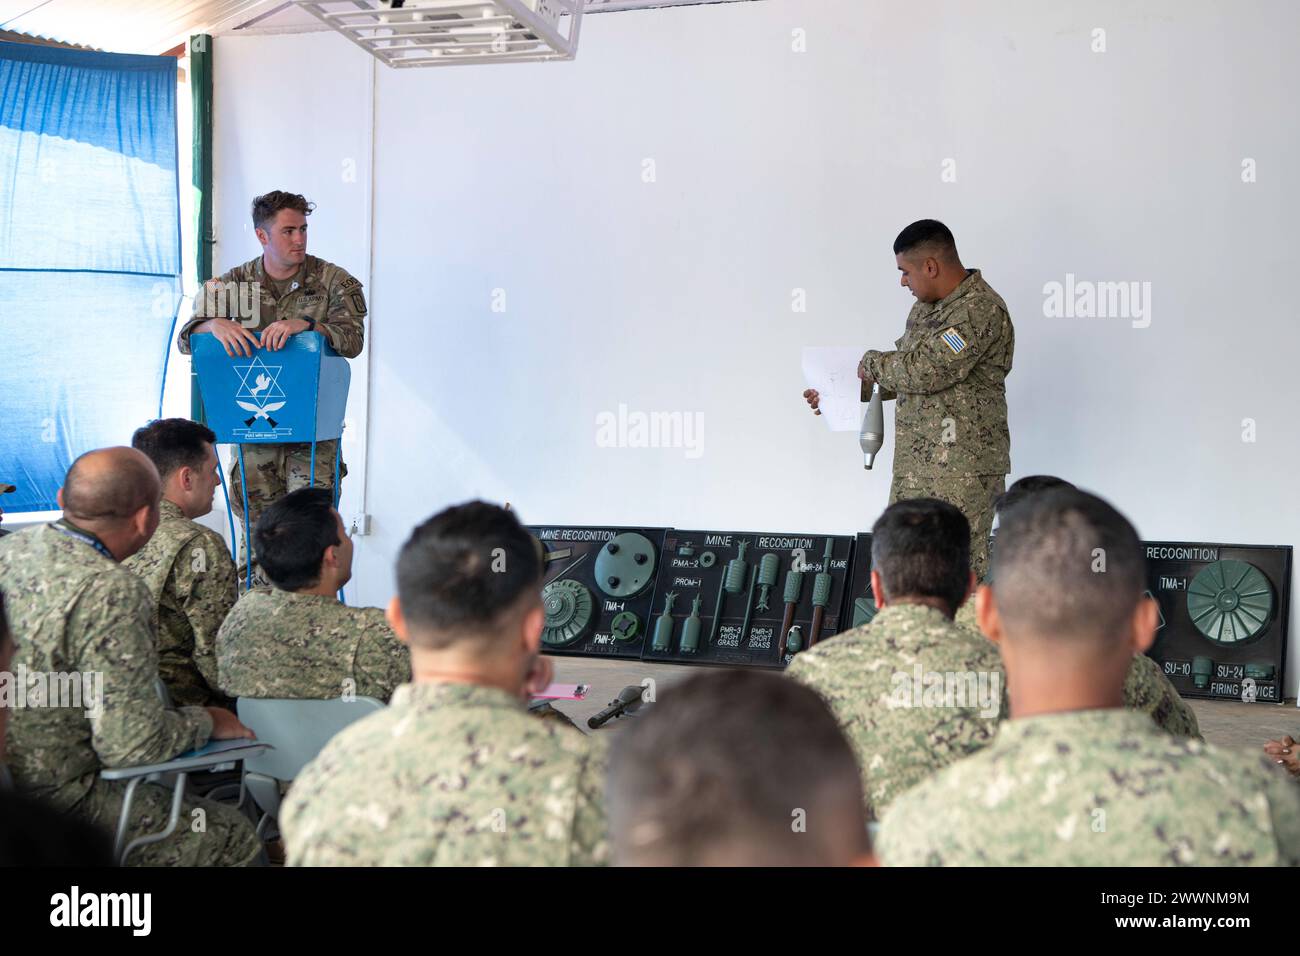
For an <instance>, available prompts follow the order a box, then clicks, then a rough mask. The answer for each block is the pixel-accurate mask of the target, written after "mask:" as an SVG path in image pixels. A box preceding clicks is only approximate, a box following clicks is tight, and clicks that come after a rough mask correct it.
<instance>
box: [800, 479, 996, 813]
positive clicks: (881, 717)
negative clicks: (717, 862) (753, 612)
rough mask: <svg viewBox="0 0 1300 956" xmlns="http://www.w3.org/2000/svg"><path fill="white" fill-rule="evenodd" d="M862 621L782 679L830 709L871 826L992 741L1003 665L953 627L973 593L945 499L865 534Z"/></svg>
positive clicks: (912, 504)
mask: <svg viewBox="0 0 1300 956" xmlns="http://www.w3.org/2000/svg"><path fill="white" fill-rule="evenodd" d="M871 534H872V537H871V568H872V570H871V591H872V593H873V594H874V595H875V598H876V606H877V607H879V608H880V612H879V613H878V614H877V615H876V616H875V618H874V619H872V620H871V622H870V623H867V624H864V625H862V626H861V627H858V628H854V629H853V630H851V631H847V632H845V633H843V634H839V635H837V636H835V637H832V638H830V639H829V640H825V641H822V642H821V643H820V644H818V645H817V646H815V647H813V648H811V649H810V650H807V651H804V652H803V653H802V654H798V655H796V656H795V658H794V660H793V661H791V662H790V666H789V667H787V668H786V671H785V672H786V674H787V675H788V676H789V677H793V678H794V679H795V680H797V681H799V682H800V683H803V684H806V685H808V686H809V687H811V688H812V689H813V690H815V691H817V692H818V693H819V694H821V696H822V697H823V698H824V699H825V700H826V702H827V703H828V704H829V705H830V707H831V710H832V711H834V713H835V716H836V718H837V719H838V720H839V722H840V726H841V727H842V728H843V730H844V733H845V735H846V736H847V737H848V738H849V741H850V743H852V745H853V750H854V752H855V753H856V754H857V758H858V763H859V764H860V765H861V767H862V774H863V779H862V789H863V792H864V793H865V794H866V798H867V814H868V819H871V820H876V819H879V818H880V817H881V816H883V815H884V812H885V810H886V809H887V808H888V807H889V804H890V802H891V801H892V800H893V799H894V798H895V797H897V796H898V795H899V794H900V793H902V792H903V791H905V790H907V789H908V788H909V787H914V786H916V784H918V783H920V782H921V781H922V780H924V779H925V778H926V777H928V776H930V775H931V774H933V773H935V772H936V771H937V770H939V768H941V767H946V766H947V765H948V764H950V763H953V762H954V761H956V760H960V759H961V758H962V757H965V756H966V755H967V754H970V753H974V752H975V751H976V750H979V749H980V748H981V747H984V746H986V745H987V744H988V742H989V741H990V740H992V739H993V733H994V731H995V730H996V729H997V723H998V719H999V716H1000V715H1001V713H1002V710H1003V696H1004V686H1003V677H1002V665H1001V662H1000V661H999V660H998V654H997V649H996V648H995V647H994V646H993V645H992V644H991V643H989V642H988V641H987V640H986V639H985V638H984V637H983V636H982V635H979V634H975V633H972V632H971V631H969V630H967V629H966V628H963V627H958V626H957V625H956V624H954V623H953V613H954V612H955V611H956V610H957V607H958V605H960V604H961V603H962V602H963V601H965V600H966V597H967V595H968V594H969V593H970V590H971V587H972V586H973V584H974V580H975V578H974V574H973V573H972V571H971V568H970V524H969V523H968V522H967V521H966V516H965V515H963V514H962V513H961V511H959V510H958V509H957V508H956V507H954V506H953V505H951V504H949V503H948V502H946V501H937V500H935V499H933V498H910V499H905V500H903V501H897V502H895V503H894V504H892V505H890V506H889V507H888V508H886V509H885V512H884V514H882V515H881V516H880V519H879V520H878V521H877V522H876V523H875V526H874V527H873V528H872V529H871Z"/></svg>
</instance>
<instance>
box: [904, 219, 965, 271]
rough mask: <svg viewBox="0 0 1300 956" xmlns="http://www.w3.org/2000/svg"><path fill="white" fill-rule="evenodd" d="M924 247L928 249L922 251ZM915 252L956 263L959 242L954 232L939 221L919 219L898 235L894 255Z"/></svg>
mask: <svg viewBox="0 0 1300 956" xmlns="http://www.w3.org/2000/svg"><path fill="white" fill-rule="evenodd" d="M922 247H927V248H926V249H925V250H922ZM913 251H928V252H931V254H932V255H934V257H935V258H936V259H946V260H948V261H955V260H956V259H957V240H955V239H954V238H953V237H952V231H951V230H950V229H949V228H948V227H947V226H945V225H944V224H943V223H941V222H940V221H939V220H937V219H918V220H917V221H916V222H914V223H912V224H911V225H910V226H908V227H907V228H906V229H904V230H903V231H902V232H900V233H899V234H898V238H897V239H895V240H894V255H896V256H898V255H904V254H906V253H910V252H913Z"/></svg>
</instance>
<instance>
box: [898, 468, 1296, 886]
mask: <svg viewBox="0 0 1300 956" xmlns="http://www.w3.org/2000/svg"><path fill="white" fill-rule="evenodd" d="M1099 561H1104V566H1101V567H1099V565H1098V562H1099ZM1145 588H1146V562H1145V560H1144V558H1143V554H1142V546H1141V542H1140V541H1139V540H1138V536H1137V532H1136V531H1135V530H1134V529H1133V526H1132V525H1131V524H1129V523H1128V521H1126V520H1125V519H1124V517H1123V515H1121V514H1120V513H1119V512H1117V511H1116V510H1115V509H1114V508H1112V507H1111V506H1110V505H1108V504H1107V503H1106V502H1104V501H1102V500H1101V499H1100V498H1097V497H1095V496H1094V495H1090V494H1087V493H1085V492H1082V491H1077V490H1074V489H1055V490H1052V491H1046V492H1043V493H1041V494H1039V495H1036V496H1034V498H1033V499H1032V500H1029V501H1025V502H1023V503H1021V504H1019V505H1017V506H1016V507H1015V508H1013V509H1010V510H1009V511H1008V512H1007V513H1006V514H1005V515H1004V516H1003V517H1002V528H1001V530H1000V531H999V532H998V541H997V547H996V548H995V549H994V550H993V574H992V584H991V585H988V586H983V587H981V588H980V589H979V592H978V595H977V610H978V616H979V622H980V626H981V628H982V629H983V631H984V633H985V634H987V635H988V636H989V637H990V638H991V639H992V640H993V641H994V642H996V643H997V645H998V650H999V651H1000V652H1001V654H1002V659H1003V662H1004V664H1005V665H1006V671H1007V679H1008V681H1009V682H1010V688H1009V689H1010V696H1011V714H1010V718H1009V719H1007V720H1004V721H1003V722H1002V724H1001V726H999V728H998V732H997V737H996V738H995V739H994V741H993V743H992V744H990V745H989V746H988V747H986V748H985V749H984V750H982V751H980V752H979V753H977V754H974V755H973V756H971V757H968V758H966V759H965V760H962V761H960V762H958V763H956V764H953V765H952V766H951V767H947V768H945V769H944V770H942V771H940V772H939V773H938V774H937V775H935V776H934V777H931V778H930V779H929V780H927V781H925V782H924V783H922V784H921V785H920V786H918V787H916V788H915V789H914V790H911V791H909V792H908V793H906V794H903V795H902V796H901V797H899V798H898V800H896V801H895V802H894V805H893V806H892V807H891V808H890V811H889V813H888V814H887V815H886V816H885V819H884V821H883V823H882V825H881V830H880V834H879V837H878V841H877V846H878V849H879V852H880V855H881V858H882V860H883V861H884V862H885V863H886V864H887V865H891V866H920V865H930V866H983V865H992V866H1019V865H1028V866H1242V865H1252V866H1272V865H1279V864H1280V865H1288V866H1294V865H1296V864H1297V863H1300V790H1297V789H1296V788H1295V787H1294V786H1293V785H1292V784H1291V783H1290V781H1288V780H1287V779H1286V777H1285V776H1283V775H1282V774H1281V773H1280V771H1277V770H1275V769H1274V768H1272V767H1271V766H1270V765H1269V764H1268V763H1267V761H1265V760H1264V759H1262V758H1260V757H1258V756H1248V755H1245V754H1238V753H1231V752H1228V751H1224V750H1220V749H1218V748H1216V747H1213V746H1210V745H1209V744H1206V743H1204V742H1202V741H1199V740H1194V739H1191V738H1188V737H1175V736H1173V735H1170V734H1167V733H1164V732H1163V731H1161V730H1160V729H1159V728H1158V727H1157V726H1156V725H1155V724H1154V723H1152V722H1151V720H1150V719H1149V718H1148V717H1147V716H1146V715H1145V714H1139V713H1134V712H1133V711H1131V710H1129V709H1127V708H1125V707H1124V675H1125V674H1126V673H1127V672H1128V669H1129V667H1130V666H1131V661H1132V658H1133V655H1134V654H1139V653H1141V652H1143V651H1145V650H1146V649H1147V647H1149V646H1150V644H1151V641H1152V640H1153V639H1154V637H1155V631H1156V622H1157V618H1158V613H1157V608H1156V603H1155V601H1154V600H1153V599H1151V598H1150V597H1148V596H1146V595H1145V593H1144V591H1145Z"/></svg>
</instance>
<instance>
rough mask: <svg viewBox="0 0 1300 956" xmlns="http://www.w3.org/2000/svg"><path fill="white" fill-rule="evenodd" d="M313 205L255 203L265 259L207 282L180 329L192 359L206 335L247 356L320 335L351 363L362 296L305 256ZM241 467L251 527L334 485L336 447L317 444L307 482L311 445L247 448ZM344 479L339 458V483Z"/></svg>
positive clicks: (233, 483) (235, 486) (235, 469)
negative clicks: (292, 497)
mask: <svg viewBox="0 0 1300 956" xmlns="http://www.w3.org/2000/svg"><path fill="white" fill-rule="evenodd" d="M314 208H315V204H314V203H309V202H308V201H307V200H306V199H305V198H303V197H302V196H300V195H298V194H296V193H287V192H282V191H280V190H278V189H277V190H275V191H274V192H269V193H267V194H266V195H265V196H258V197H257V198H256V199H254V200H253V226H254V228H255V229H256V230H257V240H258V242H260V243H261V244H262V254H261V255H260V256H258V257H257V258H256V259H252V260H250V261H248V262H245V263H244V264H243V265H241V266H235V268H233V269H231V270H230V271H229V272H227V273H225V274H224V275H221V276H219V277H218V278H216V279H212V280H210V281H208V282H207V283H206V284H205V285H204V287H203V293H202V295H201V296H199V297H198V298H197V299H196V301H195V303H194V315H193V316H192V317H191V318H190V320H189V321H188V322H186V323H185V325H184V327H182V328H181V331H180V336H179V338H178V341H177V344H178V346H179V348H180V350H181V353H182V354H184V355H189V354H190V348H191V344H190V336H191V335H194V334H196V333H198V334H211V335H214V336H216V338H217V340H218V341H220V342H221V344H222V345H223V346H224V347H225V349H226V352H227V354H229V355H231V356H245V357H247V356H250V355H252V351H253V350H254V349H256V348H257V347H258V338H257V337H256V336H254V334H253V333H254V332H259V333H261V344H262V345H263V346H264V347H266V348H267V349H269V350H271V351H278V350H279V349H282V348H284V346H285V344H286V343H287V342H288V340H289V336H291V335H297V334H298V333H300V332H311V331H315V332H319V333H321V334H322V335H323V336H325V338H326V340H328V342H329V344H330V345H331V346H332V347H333V349H334V351H336V352H338V353H339V355H342V356H343V357H344V358H356V357H357V356H358V355H359V354H361V347H362V345H363V344H364V343H365V316H366V298H365V296H364V295H363V294H362V291H361V283H360V282H359V281H357V280H356V279H355V278H353V277H352V276H351V275H349V274H348V273H347V272H346V271H345V270H343V269H341V268H339V267H338V266H336V265H334V264H333V263H331V262H326V261H325V260H324V259H317V258H316V257H315V256H309V255H307V217H308V216H309V215H311V211H312V209H314ZM241 447H242V448H243V450H244V469H245V471H246V473H247V475H248V489H247V490H248V511H249V514H248V515H247V518H246V519H245V515H244V513H243V507H244V501H243V490H244V489H243V488H242V485H241V483H240V480H239V463H238V462H235V463H234V464H233V465H232V466H231V469H230V501H231V505H232V506H233V508H234V510H235V513H236V514H238V515H239V516H240V519H241V520H247V521H248V522H249V523H250V524H249V526H250V527H251V526H252V525H253V524H256V523H257V519H258V517H259V516H260V515H261V513H262V511H263V510H264V509H265V508H266V506H267V505H269V504H270V503H271V502H273V501H276V500H278V499H279V498H282V497H284V496H285V495H286V494H288V493H289V492H290V491H293V490H295V489H297V488H305V487H307V485H308V484H312V483H314V484H315V485H316V486H317V487H320V488H333V487H334V460H335V454H336V453H337V452H338V441H337V440H331V441H322V442H319V443H317V445H316V477H315V481H314V482H311V480H310V478H311V471H312V468H311V464H312V463H311V444H310V443H303V442H293V443H285V444H274V445H273V444H248V445H243V446H241ZM347 473H348V469H347V466H346V465H345V464H344V463H343V462H342V460H341V458H340V460H339V479H340V480H342V478H343V476H344V475H346V474H347Z"/></svg>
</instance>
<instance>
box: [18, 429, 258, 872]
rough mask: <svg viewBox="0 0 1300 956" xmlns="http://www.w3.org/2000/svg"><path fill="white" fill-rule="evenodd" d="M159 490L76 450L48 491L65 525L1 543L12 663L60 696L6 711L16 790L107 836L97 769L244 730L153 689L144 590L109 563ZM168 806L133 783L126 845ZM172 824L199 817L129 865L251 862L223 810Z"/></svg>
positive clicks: (150, 479)
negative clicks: (171, 704)
mask: <svg viewBox="0 0 1300 956" xmlns="http://www.w3.org/2000/svg"><path fill="white" fill-rule="evenodd" d="M161 494H162V486H161V483H160V482H159V479H158V472H157V470H156V469H155V468H154V466H153V464H152V463H151V462H150V461H149V459H148V458H146V457H145V456H144V455H142V454H141V453H140V452H138V451H136V450H134V449H132V448H107V449H101V450H99V451H92V452H87V453H86V454H84V455H82V456H81V457H80V458H78V459H77V460H76V461H74V462H73V463H72V467H71V468H69V469H68V475H67V477H66V478H65V479H64V485H63V488H61V489H60V490H59V495H58V500H59V504H60V506H61V507H62V508H63V518H62V519H61V520H59V521H56V522H53V523H51V524H42V525H38V526H36V527H33V528H28V529H26V530H25V531H20V532H18V533H17V534H12V535H9V536H8V537H7V538H5V539H4V540H3V541H0V589H3V590H4V592H5V595H6V598H7V602H8V611H9V622H10V625H11V626H12V627H13V631H14V636H15V637H16V638H17V643H18V649H17V651H16V653H15V654H14V668H15V669H16V670H20V671H23V672H24V673H25V674H26V675H27V679H28V680H29V681H30V680H31V678H32V676H33V675H42V676H43V677H44V678H45V679H46V682H47V686H48V687H50V688H51V689H53V687H54V686H55V684H56V683H57V684H58V685H59V688H60V694H59V698H58V699H40V698H38V699H37V700H33V699H32V696H31V695H30V694H29V695H28V698H27V700H26V705H25V706H21V707H18V708H16V709H15V710H14V711H13V713H12V714H11V715H10V720H9V728H8V760H9V768H10V770H11V771H12V772H13V777H14V782H15V784H16V785H17V786H18V788H19V789H21V790H25V791H27V792H28V793H29V794H30V795H32V796H34V797H37V798H38V799H41V800H44V801H46V802H48V803H49V804H51V805H52V806H53V807H55V808H56V809H59V810H63V811H65V812H67V813H70V814H71V815H73V816H74V817H77V818H79V819H81V820H84V821H86V822H88V823H90V824H92V825H94V826H97V827H99V828H101V829H105V830H109V831H110V832H111V831H112V830H114V829H115V828H116V826H117V823H118V817H119V816H120V814H121V811H122V804H123V800H124V797H125V793H126V789H127V786H128V784H127V783H126V782H125V781H107V780H101V779H100V776H99V773H100V771H101V770H103V769H104V768H106V767H132V766H140V765H142V764H151V763H160V762H162V761H166V760H170V759H172V758H173V757H176V756H177V755H179V754H181V753H184V752H185V751H187V750H192V749H194V748H196V747H201V746H203V745H204V744H206V743H207V742H208V741H209V740H210V739H212V740H222V739H228V738H236V737H251V736H252V732H251V731H250V730H249V729H248V728H247V727H245V726H244V725H243V724H241V723H240V722H239V721H238V720H237V719H236V718H235V715H234V714H232V713H231V712H230V711H228V710H223V709H221V708H219V707H181V708H180V709H178V710H171V709H169V708H167V707H165V706H164V704H163V701H162V698H161V697H160V695H159V693H158V687H157V684H158V652H157V649H156V648H155V646H154V635H153V603H152V601H151V599H150V597H149V589H148V587H146V586H145V583H144V582H143V581H142V580H140V579H139V578H138V577H136V576H135V575H134V574H132V573H131V572H130V571H127V570H125V569H124V568H122V567H119V565H118V562H120V561H123V560H125V559H126V558H129V557H130V556H131V555H133V554H135V553H136V551H138V550H139V549H140V548H141V547H142V546H143V545H144V543H145V542H146V541H148V540H149V537H150V535H152V534H153V532H154V529H155V528H156V527H157V526H158V509H159V505H158V502H159V499H160V497H161ZM78 677H80V681H78V680H77V679H76V678H78ZM54 678H58V680H57V681H56V680H55V679H54ZM65 678H71V680H65ZM78 684H80V685H81V688H84V690H83V691H82V693H80V694H79V693H77V690H78V689H81V688H78V687H77V685H78ZM96 686H97V687H98V689H96ZM65 690H66V692H67V694H66V695H65V693H64V691H65ZM69 695H70V699H65V697H67V696H69ZM83 695H85V696H83ZM78 698H81V699H78ZM171 800H172V791H171V788H170V787H168V788H163V787H159V786H154V785H152V784H144V785H142V786H139V787H138V788H137V789H136V791H135V798H134V802H133V804H132V814H131V818H130V821H129V825H128V828H127V837H128V839H133V838H134V837H137V836H142V835H144V834H145V833H151V832H155V831H158V830H161V829H163V826H164V825H165V824H166V821H167V818H168V815H169V811H170V805H171ZM199 809H201V810H202V813H201V814H197V815H196V813H195V811H196V810H199ZM181 819H182V820H184V821H191V820H194V821H197V820H198V819H202V820H203V821H204V826H203V828H202V829H198V828H194V827H191V826H190V825H188V824H187V825H184V826H181V827H180V828H179V829H178V830H177V831H176V832H175V833H173V834H172V835H171V836H169V837H167V838H166V839H165V840H162V841H160V842H158V843H154V844H151V845H149V846H145V847H142V848H140V849H137V850H135V851H134V852H133V853H132V854H131V856H130V857H129V859H128V862H130V863H134V864H144V865H160V866H163V865H165V866H174V865H186V866H194V865H199V866H203V865H236V864H247V863H252V862H255V861H259V860H260V859H261V855H262V848H261V844H260V843H259V841H258V839H257V837H256V836H255V834H254V832H253V827H252V824H250V823H249V822H248V819H247V818H246V817H244V816H243V814H241V813H240V812H239V811H237V810H236V809H234V808H233V807H228V806H225V805H223V804H219V803H213V802H211V801H206V800H186V801H184V802H183V803H182V807H181Z"/></svg>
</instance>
